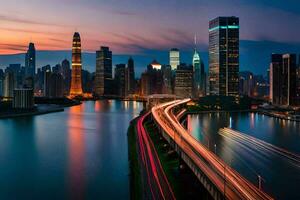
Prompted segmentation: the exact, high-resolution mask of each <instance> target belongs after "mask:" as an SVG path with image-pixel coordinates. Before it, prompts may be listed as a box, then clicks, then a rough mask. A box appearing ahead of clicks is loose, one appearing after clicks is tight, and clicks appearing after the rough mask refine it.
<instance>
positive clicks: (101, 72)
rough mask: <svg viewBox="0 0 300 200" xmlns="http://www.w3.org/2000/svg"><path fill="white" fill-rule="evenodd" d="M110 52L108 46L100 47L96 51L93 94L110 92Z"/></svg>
mask: <svg viewBox="0 0 300 200" xmlns="http://www.w3.org/2000/svg"><path fill="white" fill-rule="evenodd" d="M111 80H112V52H111V51H110V50H109V47H101V48H100V50H99V51H97V52H96V77H95V95H96V96H103V95H109V94H111V93H112V91H111V90H112V85H111Z"/></svg>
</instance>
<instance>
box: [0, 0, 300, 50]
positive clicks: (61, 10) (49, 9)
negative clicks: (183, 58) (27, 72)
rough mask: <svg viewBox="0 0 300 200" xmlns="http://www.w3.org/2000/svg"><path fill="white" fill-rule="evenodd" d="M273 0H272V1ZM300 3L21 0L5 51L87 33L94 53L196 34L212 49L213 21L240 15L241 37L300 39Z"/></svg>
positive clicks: (158, 45) (166, 44)
mask: <svg viewBox="0 0 300 200" xmlns="http://www.w3.org/2000/svg"><path fill="white" fill-rule="evenodd" d="M271 4H272V5H271ZM299 10H300V7H299V6H298V3H297V1H294V0H290V1H287V2H285V4H284V5H282V3H281V2H280V1H278V0H277V1H272V3H268V1H265V0H255V1H251V3H250V2H248V1H246V0H242V1H234V0H227V1H222V2H221V1H214V2H209V1H205V0H203V1H196V0H188V1H185V2H181V1H177V0H174V1H168V2H161V1H158V0H154V1H138V0H126V1H122V2H119V1H116V0H113V1H109V2H106V1H96V0H92V1H89V2H86V1H83V0H74V1H70V0H63V1H58V0H53V1H46V2H45V1H43V2H42V1H39V0H28V1H26V2H18V1H17V0H12V1H6V2H3V6H2V7H1V9H0V22H1V24H0V32H1V38H0V54H15V53H22V52H24V51H25V50H26V48H27V46H28V43H29V42H30V41H32V42H34V43H35V44H36V47H37V50H69V49H70V48H71V39H72V34H73V33H74V32H75V31H78V32H80V34H81V35H82V48H83V51H85V52H94V51H96V50H97V49H99V47H100V46H110V47H111V49H112V50H113V51H114V53H117V54H140V53H143V52H144V51H146V50H149V49H153V50H168V49H170V48H172V47H178V48H181V49H184V50H186V49H188V48H190V47H192V46H193V38H194V35H195V34H196V35H197V38H198V48H199V49H200V51H207V45H208V22H209V20H210V19H213V18H215V17H217V16H237V17H239V18H240V24H241V27H240V34H241V36H240V39H241V40H244V41H271V42H277V43H278V42H279V43H285V44H291V43H293V44H295V43H300V39H299V37H298V35H299V34H300V28H298V27H296V26H295V22H299V21H300V14H299Z"/></svg>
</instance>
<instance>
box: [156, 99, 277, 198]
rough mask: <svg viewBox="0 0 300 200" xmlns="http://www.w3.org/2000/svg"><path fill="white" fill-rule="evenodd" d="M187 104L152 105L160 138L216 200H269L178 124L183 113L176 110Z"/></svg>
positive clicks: (184, 102)
mask: <svg viewBox="0 0 300 200" xmlns="http://www.w3.org/2000/svg"><path fill="white" fill-rule="evenodd" d="M189 101H190V99H184V100H174V101H171V102H167V103H163V104H160V105H157V106H154V107H153V108H152V109H151V113H152V117H153V121H154V123H155V124H156V125H157V126H158V128H159V129H160V131H161V133H162V135H163V137H164V138H165V139H166V140H167V141H168V142H169V144H170V145H171V146H172V147H173V148H174V149H175V151H176V152H177V153H178V154H179V156H180V157H181V158H182V160H183V161H184V162H185V163H186V164H187V166H188V167H189V168H190V169H191V170H192V171H193V172H194V174H195V175H196V176H197V177H198V179H199V181H200V182H201V183H202V185H203V186H204V187H205V188H206V189H207V191H208V192H209V193H210V194H211V196H212V197H213V198H214V199H216V200H219V199H249V200H264V199H272V197H270V196H269V195H268V194H266V193H265V192H263V191H261V190H259V189H258V188H257V187H256V186H255V185H253V184H252V183H250V182H249V181H248V180H246V179H245V178H244V177H242V176H241V175H240V174H239V173H237V172H236V171H235V170H234V169H232V168H231V167H230V166H228V165H227V164H226V163H225V162H223V161H222V160H221V159H220V158H219V157H217V156H216V155H215V154H214V153H212V152H210V151H209V150H208V149H207V148H206V147H205V146H204V145H202V144H201V143H200V142H198V141H197V140H196V139H195V138H194V137H193V136H192V135H190V134H189V133H188V132H187V130H186V129H185V128H184V127H183V126H182V125H181V124H180V122H179V120H178V117H180V116H181V115H182V114H183V111H182V109H178V108H180V107H182V106H184V105H185V104H186V103H188V102H189ZM175 110H176V113H175Z"/></svg>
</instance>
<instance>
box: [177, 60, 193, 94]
mask: <svg viewBox="0 0 300 200" xmlns="http://www.w3.org/2000/svg"><path fill="white" fill-rule="evenodd" d="M193 82H194V81H193V66H188V65H186V64H180V65H179V66H178V67H177V70H176V75H175V89H174V92H175V95H176V96H179V97H183V98H185V97H192V95H193Z"/></svg>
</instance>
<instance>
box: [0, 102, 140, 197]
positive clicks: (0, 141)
mask: <svg viewBox="0 0 300 200" xmlns="http://www.w3.org/2000/svg"><path fill="white" fill-rule="evenodd" d="M142 108H143V106H142V104H141V103H136V102H127V103H126V102H122V101H115V100H109V101H107V100H102V101H96V102H94V101H90V102H84V103H83V104H82V105H79V106H74V107H71V108H66V110H65V112H58V113H52V114H47V115H40V116H34V117H22V118H15V119H7V120H0V177H1V179H0V188H1V189H0V199H33V200H35V199H43V200H45V199H46V200H47V199H97V198H99V197H101V198H103V199H129V179H128V173H129V171H128V169H129V167H128V151H127V150H128V144H127V129H128V125H129V122H130V120H131V119H133V118H134V117H136V116H137V115H138V114H139V112H140V110H141V109H142ZM116 189H117V190H116ZM12 191H14V192H12ZM116 191H117V192H116Z"/></svg>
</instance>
